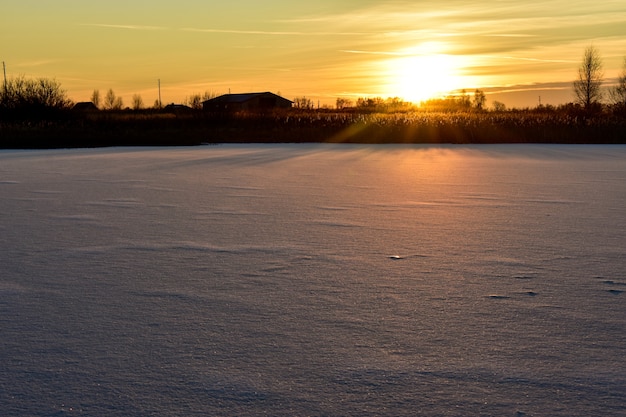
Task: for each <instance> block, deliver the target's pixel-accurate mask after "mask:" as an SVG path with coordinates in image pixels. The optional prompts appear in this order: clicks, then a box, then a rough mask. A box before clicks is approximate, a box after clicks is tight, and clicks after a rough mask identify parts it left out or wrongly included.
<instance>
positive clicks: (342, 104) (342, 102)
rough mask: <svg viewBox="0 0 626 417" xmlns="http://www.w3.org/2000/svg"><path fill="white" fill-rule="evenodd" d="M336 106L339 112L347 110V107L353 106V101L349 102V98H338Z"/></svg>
mask: <svg viewBox="0 0 626 417" xmlns="http://www.w3.org/2000/svg"><path fill="white" fill-rule="evenodd" d="M335 105H336V107H337V110H341V109H345V108H347V107H351V106H352V100H349V99H347V98H341V97H339V98H337V101H336V104H335Z"/></svg>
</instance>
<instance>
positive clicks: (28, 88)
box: [0, 77, 71, 111]
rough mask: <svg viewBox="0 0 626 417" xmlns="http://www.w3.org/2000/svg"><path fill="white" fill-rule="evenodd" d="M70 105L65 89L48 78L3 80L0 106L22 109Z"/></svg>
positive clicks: (62, 107)
mask: <svg viewBox="0 0 626 417" xmlns="http://www.w3.org/2000/svg"><path fill="white" fill-rule="evenodd" d="M70 105H71V100H69V99H68V98H67V95H66V92H65V90H63V89H62V88H61V84H60V83H59V82H57V81H56V80H51V79H48V78H37V79H27V78H24V77H18V78H13V79H9V80H6V81H5V85H4V89H3V92H2V95H1V96H0V108H4V109H11V110H24V111H40V110H44V111H45V110H51V109H65V108H68V107H69V106H70Z"/></svg>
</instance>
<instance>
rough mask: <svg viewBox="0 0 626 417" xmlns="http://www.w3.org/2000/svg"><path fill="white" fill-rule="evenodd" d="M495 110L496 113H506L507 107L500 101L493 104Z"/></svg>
mask: <svg viewBox="0 0 626 417" xmlns="http://www.w3.org/2000/svg"><path fill="white" fill-rule="evenodd" d="M493 109H494V110H495V111H505V110H506V105H505V104H504V103H502V102H500V101H497V100H495V101H494V102H493Z"/></svg>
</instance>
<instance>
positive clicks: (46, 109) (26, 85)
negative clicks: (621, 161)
mask: <svg viewBox="0 0 626 417" xmlns="http://www.w3.org/2000/svg"><path fill="white" fill-rule="evenodd" d="M603 83H604V71H603V61H602V57H601V56H600V53H599V51H598V49H597V48H595V47H594V46H589V47H587V48H586V49H585V51H584V54H583V58H582V61H581V63H580V65H579V67H578V72H577V77H576V79H575V81H574V82H573V91H574V96H575V101H574V103H571V104H573V105H574V106H578V107H580V108H581V109H583V110H584V111H585V112H587V113H597V112H600V111H601V110H602V109H603V103H605V102H604V99H605V98H608V106H610V107H611V108H612V109H613V110H615V111H616V112H617V113H619V114H624V115H626V57H625V58H624V62H623V67H622V69H621V72H620V74H619V75H618V77H617V84H616V85H614V86H612V87H611V88H609V89H608V90H606V91H605V90H603V88H602V85H603ZM214 97H216V94H215V93H212V92H208V91H207V92H205V93H201V94H192V95H191V96H189V97H187V98H185V101H184V103H183V104H185V105H187V106H189V107H191V108H193V109H201V108H202V102H203V101H205V100H208V99H211V98H214ZM91 102H92V103H93V104H94V105H95V106H96V107H97V108H99V109H104V110H122V109H124V101H123V99H122V97H120V96H117V95H116V94H115V92H114V91H113V89H109V90H107V92H106V94H105V95H104V97H102V96H101V94H100V91H99V90H94V91H93V93H92V95H91ZM486 102H487V98H486V95H485V93H484V91H482V90H480V89H476V90H475V91H474V92H473V94H472V95H471V96H470V94H469V93H467V92H466V91H465V90H462V91H460V92H459V93H458V94H455V95H450V96H448V97H444V98H436V99H430V100H426V101H424V102H422V103H421V104H420V106H419V108H420V109H423V110H430V111H443V112H446V111H470V110H473V111H476V110H477V111H482V110H485V109H486ZM571 104H569V105H566V107H567V106H570V107H571ZM72 105H73V102H72V100H70V99H69V98H68V96H67V93H66V91H65V90H63V89H62V88H61V84H60V83H59V82H58V81H56V80H54V79H47V78H37V79H28V78H25V77H24V76H20V77H17V78H11V79H5V80H4V83H3V85H2V89H1V91H0V111H1V112H2V113H3V114H7V115H23V114H28V115H32V116H37V117H39V116H44V115H52V114H55V113H57V112H58V111H60V110H64V109H68V108H70V107H71V106H72ZM294 107H295V108H296V109H301V110H313V109H314V103H313V101H312V100H311V99H309V98H307V97H296V98H295V99H294ZM492 107H493V110H495V111H504V110H506V106H505V105H504V103H501V102H498V101H494V102H493V106H492ZM129 108H131V109H133V110H140V109H143V108H145V104H144V101H143V99H142V97H141V96H140V95H139V94H134V95H133V96H132V100H131V105H130V107H129ZM153 108H155V109H160V108H162V105H161V103H160V101H159V100H156V101H155V103H154V106H153ZM327 109H329V107H327ZM335 109H336V110H353V111H357V112H364V113H374V112H383V113H385V112H406V111H411V110H415V109H416V107H415V105H414V104H413V103H410V102H405V101H403V100H402V99H400V98H398V97H393V98H387V99H383V98H381V97H374V98H372V97H364V98H358V99H357V100H356V102H353V101H352V100H350V99H347V98H337V100H336V103H335Z"/></svg>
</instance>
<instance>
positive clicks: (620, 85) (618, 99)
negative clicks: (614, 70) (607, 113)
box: [609, 57, 626, 110]
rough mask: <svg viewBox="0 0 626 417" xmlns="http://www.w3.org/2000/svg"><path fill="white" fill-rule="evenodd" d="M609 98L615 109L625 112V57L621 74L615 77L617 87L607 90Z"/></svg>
mask: <svg viewBox="0 0 626 417" xmlns="http://www.w3.org/2000/svg"><path fill="white" fill-rule="evenodd" d="M609 97H610V98H611V101H612V102H613V104H614V105H615V106H616V107H618V108H621V109H622V110H626V57H625V58H624V65H623V66H622V73H621V74H620V75H619V76H618V77H617V85H616V86H614V87H612V88H611V89H610V90H609Z"/></svg>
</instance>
